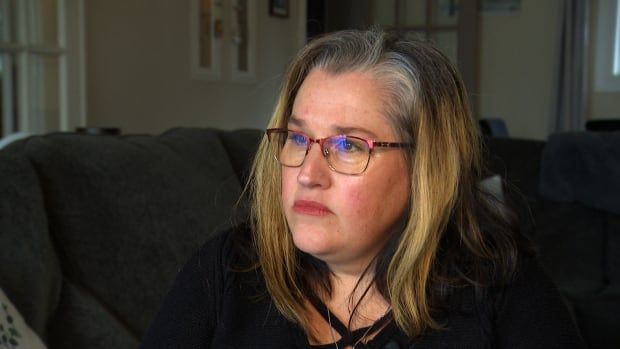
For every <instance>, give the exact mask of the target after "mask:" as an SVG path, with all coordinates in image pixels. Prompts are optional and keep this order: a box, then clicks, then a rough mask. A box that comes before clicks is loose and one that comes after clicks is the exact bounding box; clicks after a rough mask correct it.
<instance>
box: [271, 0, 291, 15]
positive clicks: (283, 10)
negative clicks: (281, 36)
mask: <svg viewBox="0 0 620 349" xmlns="http://www.w3.org/2000/svg"><path fill="white" fill-rule="evenodd" d="M288 13H289V0H269V14H270V15H272V16H274V17H282V18H287V17H288Z"/></svg>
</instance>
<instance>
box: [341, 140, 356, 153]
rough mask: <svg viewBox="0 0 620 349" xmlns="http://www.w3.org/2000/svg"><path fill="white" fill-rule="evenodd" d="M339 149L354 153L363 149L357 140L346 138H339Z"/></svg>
mask: <svg viewBox="0 0 620 349" xmlns="http://www.w3.org/2000/svg"><path fill="white" fill-rule="evenodd" d="M337 149H338V151H341V152H344V153H354V152H358V151H360V150H361V148H360V146H359V145H357V144H355V142H352V141H350V140H348V139H346V138H342V139H340V140H338V142H337Z"/></svg>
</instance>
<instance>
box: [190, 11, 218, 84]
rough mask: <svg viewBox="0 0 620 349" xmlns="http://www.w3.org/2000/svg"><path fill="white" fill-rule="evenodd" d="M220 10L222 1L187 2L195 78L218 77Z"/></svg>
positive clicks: (192, 68) (191, 59)
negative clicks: (188, 5)
mask: <svg viewBox="0 0 620 349" xmlns="http://www.w3.org/2000/svg"><path fill="white" fill-rule="evenodd" d="M223 11H224V4H223V0H191V1H190V20H189V25H190V28H189V29H190V67H191V68H190V70H191V75H192V78H194V79H203V80H218V79H220V78H221V73H222V72H221V56H222V40H223V37H224V23H223V18H222V14H223Z"/></svg>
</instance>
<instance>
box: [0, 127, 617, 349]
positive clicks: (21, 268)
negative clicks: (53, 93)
mask: <svg viewBox="0 0 620 349" xmlns="http://www.w3.org/2000/svg"><path fill="white" fill-rule="evenodd" d="M261 137H262V132H260V131H258V130H237V131H223V130H215V129H199V128H177V129H172V130H170V131H168V132H165V133H163V134H161V135H157V136H148V135H128V136H95V135H83V134H73V133H55V134H49V135H44V136H34V137H30V138H27V139H23V140H19V141H17V142H15V143H12V144H10V145H8V146H7V147H6V148H4V149H2V150H1V151H0V247H1V248H2V253H0V288H2V289H3V290H4V291H5V292H6V294H7V295H8V297H9V298H10V299H11V300H12V301H13V303H14V304H15V307H16V308H17V309H19V311H20V312H21V314H22V315H23V317H24V319H25V321H26V323H27V324H28V325H29V326H30V327H31V328H32V329H33V330H34V332H35V333H37V334H38V335H39V336H40V337H41V338H42V339H43V340H44V342H45V343H46V345H47V346H48V347H49V348H136V347H137V346H138V344H139V342H140V339H141V337H142V335H143V334H144V332H145V330H146V328H147V327H148V324H149V321H150V320H151V319H152V318H153V316H154V315H155V313H156V311H157V309H158V307H159V304H160V302H161V301H162V299H163V297H164V295H165V293H166V291H167V289H168V288H169V287H170V285H171V283H172V280H173V278H174V276H175V274H176V272H177V271H178V270H179V268H180V267H181V266H182V265H183V263H184V261H185V260H186V259H187V258H188V257H189V256H190V255H191V254H192V253H193V252H194V251H195V250H196V249H197V248H198V247H199V246H200V245H201V244H202V243H203V242H204V241H205V240H207V239H208V238H209V237H210V236H212V234H214V233H215V232H216V231H218V230H221V229H225V228H226V227H228V226H230V225H231V224H234V222H235V221H237V220H241V219H243V217H244V216H245V215H246V214H247V208H246V207H245V202H244V201H243V200H241V201H239V202H238V198H239V196H240V194H241V191H242V185H243V183H244V178H245V177H244V176H245V175H246V174H247V171H248V166H249V163H250V159H251V157H252V154H253V152H254V150H255V148H256V146H257V144H258V142H259V141H260V139H261ZM545 148H546V143H545V142H539V141H527V140H516V139H509V138H489V139H487V140H486V149H487V152H486V158H487V163H488V166H489V168H490V170H491V172H493V173H498V174H500V175H501V176H502V177H503V178H505V179H507V180H508V181H509V182H510V183H512V184H510V185H509V186H508V187H506V188H505V192H506V199H507V200H509V201H510V202H513V203H514V204H515V207H516V208H517V212H518V214H519V217H520V220H519V222H520V228H521V229H522V231H523V232H524V233H525V234H528V235H530V236H531V237H532V239H533V240H534V242H535V243H536V246H537V247H538V249H539V253H540V256H541V260H542V262H543V263H544V265H545V267H546V268H547V270H548V272H549V274H550V275H551V276H552V278H553V279H554V281H555V282H556V284H557V285H558V287H559V289H560V290H561V291H562V294H563V295H564V296H565V298H566V301H567V305H568V306H569V307H570V309H571V311H572V312H573V315H574V317H575V319H576V321H577V322H578V324H579V326H580V328H581V330H582V334H583V336H584V338H585V339H586V341H587V342H588V343H589V344H590V346H591V347H592V348H605V347H614V346H615V347H620V340H619V338H620V337H619V335H618V332H620V331H617V329H618V326H619V325H618V324H620V321H618V320H620V319H618V314H620V303H619V299H620V298H619V297H618V294H619V293H618V292H617V289H618V283H619V279H620V278H618V273H619V269H618V266H619V265H620V264H619V257H618V247H619V239H620V238H619V237H620V220H619V218H618V217H619V216H618V215H617V214H615V213H609V212H606V211H604V210H601V209H600V208H593V207H589V206H588V205H586V204H583V203H581V202H570V201H569V202H565V200H564V201H553V200H549V199H548V198H545V197H544V196H542V195H541V194H540V193H539V182H540V174H541V165H540V163H541V160H542V158H543V155H544V150H545Z"/></svg>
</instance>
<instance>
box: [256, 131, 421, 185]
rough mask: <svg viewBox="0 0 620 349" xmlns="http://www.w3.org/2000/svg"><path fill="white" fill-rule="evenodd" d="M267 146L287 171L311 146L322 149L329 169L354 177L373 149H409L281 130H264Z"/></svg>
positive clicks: (298, 163)
mask: <svg viewBox="0 0 620 349" xmlns="http://www.w3.org/2000/svg"><path fill="white" fill-rule="evenodd" d="M267 138H268V139H269V145H270V148H271V151H272V153H273V155H274V156H275V158H276V160H278V162H279V163H280V164H281V165H283V166H287V167H299V166H301V165H302V164H303V163H304V160H305V159H306V155H307V154H308V152H309V151H310V147H311V146H312V144H313V143H317V144H318V145H319V146H320V147H321V153H322V154H323V156H324V157H325V159H326V160H327V163H328V164H329V168H331V169H332V170H334V171H336V172H338V173H342V174H349V175H357V174H360V173H362V172H364V171H365V170H366V168H367V167H368V162H369V161H370V154H371V153H372V151H373V149H374V148H375V147H386V148H408V147H411V146H412V145H411V144H409V143H394V142H379V141H374V140H368V139H363V138H359V137H354V136H347V135H337V136H331V137H326V138H321V139H312V138H310V137H308V136H306V135H305V134H303V133H301V132H296V131H290V130H287V129H283V128H270V129H268V130H267Z"/></svg>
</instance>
